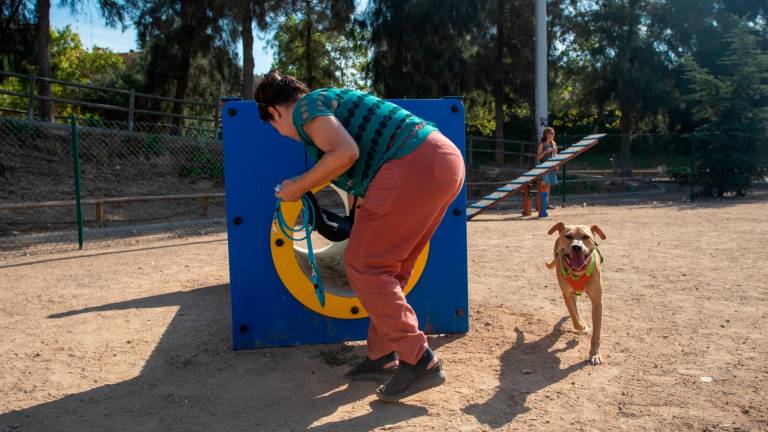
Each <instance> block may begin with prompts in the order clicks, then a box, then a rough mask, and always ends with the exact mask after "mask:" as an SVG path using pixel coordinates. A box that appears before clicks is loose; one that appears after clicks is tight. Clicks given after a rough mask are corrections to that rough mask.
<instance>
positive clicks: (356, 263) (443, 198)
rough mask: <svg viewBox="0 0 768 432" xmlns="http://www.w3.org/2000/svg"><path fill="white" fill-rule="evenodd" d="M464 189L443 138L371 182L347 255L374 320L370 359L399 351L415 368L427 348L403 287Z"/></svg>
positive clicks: (458, 158)
mask: <svg viewBox="0 0 768 432" xmlns="http://www.w3.org/2000/svg"><path fill="white" fill-rule="evenodd" d="M463 184H464V159H463V157H462V155H461V152H460V151H459V150H458V149H457V148H456V146H455V145H454V144H453V143H452V142H451V141H450V140H449V139H448V138H446V137H445V136H443V135H442V134H440V133H438V132H433V133H432V134H430V135H429V136H428V137H427V139H426V140H425V141H424V143H422V144H421V146H419V148H417V149H416V150H414V151H413V152H412V153H410V154H408V155H406V156H405V157H403V158H401V159H395V160H390V161H388V162H386V163H385V164H384V165H383V166H382V167H381V169H380V170H379V172H378V173H377V174H376V177H374V179H373V180H372V181H371V184H370V186H369V188H368V191H367V193H366V195H365V200H364V201H363V204H362V206H361V207H360V209H358V211H357V213H356V215H355V224H354V226H353V228H352V234H351V235H350V238H349V244H348V245H347V251H346V254H345V256H344V264H345V267H346V271H347V276H348V277H349V282H350V285H351V286H352V288H353V289H354V291H355V294H356V295H357V297H358V298H359V299H360V302H361V303H362V304H363V306H364V307H365V309H366V310H367V311H368V315H369V316H370V318H371V324H370V327H369V329H368V357H369V358H371V359H377V358H379V357H381V356H384V355H386V354H389V353H390V352H392V351H397V352H398V354H399V355H400V358H401V359H402V360H403V361H405V362H407V363H410V364H415V363H416V362H418V360H419V358H421V355H422V354H423V353H424V351H425V350H426V349H427V348H428V345H427V338H426V336H424V333H423V332H421V331H420V330H419V322H418V320H417V318H416V313H415V312H414V311H413V308H411V306H410V305H409V304H408V302H406V300H405V295H403V288H404V287H405V286H406V284H407V282H408V279H409V278H410V277H411V273H412V272H413V267H414V264H415V263H416V259H417V258H418V256H419V254H420V253H421V251H422V250H423V249H424V247H425V246H426V244H427V242H429V239H430V238H432V235H433V234H434V233H435V230H437V227H438V225H440V221H441V220H442V219H443V216H444V215H445V212H446V210H447V209H448V206H449V205H450V203H451V202H452V201H453V200H454V198H456V196H457V195H458V193H459V191H460V190H461V188H462V185H463Z"/></svg>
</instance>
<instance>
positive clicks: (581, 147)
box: [467, 134, 605, 220]
mask: <svg viewBox="0 0 768 432" xmlns="http://www.w3.org/2000/svg"><path fill="white" fill-rule="evenodd" d="M604 136H605V134H594V135H589V136H586V137H584V138H582V139H581V140H580V141H579V142H577V143H576V144H574V145H572V146H570V147H568V148H567V149H565V150H563V151H561V152H559V153H558V154H557V156H555V157H551V158H549V159H547V160H545V161H544V162H542V163H540V164H538V165H536V166H535V167H534V168H533V169H532V170H530V171H527V172H526V173H524V174H523V175H521V176H520V177H518V178H516V179H514V180H512V181H511V182H509V183H507V184H505V185H504V186H502V187H500V188H498V189H496V191H495V192H493V193H492V194H490V195H486V196H484V197H483V199H481V200H480V201H477V202H475V203H472V204H470V205H469V207H468V208H467V220H472V218H474V217H475V216H477V215H479V214H480V213H482V212H484V211H486V210H488V209H489V208H491V207H494V206H495V205H497V204H498V203H499V202H501V201H502V200H503V199H505V198H507V197H508V196H510V195H512V194H513V193H516V192H523V196H524V197H525V198H526V199H527V198H528V190H529V189H530V187H531V183H533V182H534V181H536V180H537V179H538V178H539V177H541V176H543V175H544V174H547V173H549V172H550V171H552V170H554V169H556V168H558V167H560V166H561V165H563V164H565V163H566V162H568V161H570V160H572V159H573V158H575V157H576V156H578V155H580V154H582V153H584V152H585V151H587V150H589V149H590V148H592V147H593V146H595V145H596V144H597V143H598V141H599V140H600V138H602V137H604ZM526 207H528V208H529V207H530V206H526Z"/></svg>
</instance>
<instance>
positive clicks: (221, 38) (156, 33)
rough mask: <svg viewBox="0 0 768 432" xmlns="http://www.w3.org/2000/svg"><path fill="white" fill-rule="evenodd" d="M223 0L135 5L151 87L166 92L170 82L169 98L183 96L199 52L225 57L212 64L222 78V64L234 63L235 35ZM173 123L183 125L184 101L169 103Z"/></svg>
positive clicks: (166, 0) (173, 0)
mask: <svg viewBox="0 0 768 432" xmlns="http://www.w3.org/2000/svg"><path fill="white" fill-rule="evenodd" d="M226 6H227V5H226V3H225V2H224V1H221V0H198V1H195V0H145V1H141V2H138V3H137V4H133V10H132V16H133V20H134V23H135V25H136V29H137V31H138V39H139V47H140V48H141V49H142V50H148V51H149V53H150V60H149V65H148V70H147V85H148V86H149V90H150V91H155V92H158V93H161V94H162V93H164V92H165V88H166V87H168V86H169V85H170V84H171V83H173V88H174V90H173V97H174V98H175V99H178V100H181V99H184V98H186V97H187V92H188V90H189V88H190V76H191V75H190V72H191V70H192V65H193V63H194V62H195V61H196V60H197V59H198V58H200V57H210V58H212V59H218V60H223V59H227V60H226V61H224V62H219V63H218V66H221V67H220V68H214V70H215V71H216V72H218V73H219V75H220V76H221V78H222V79H228V78H229V77H226V75H227V74H226V70H225V69H226V68H227V67H228V66H227V65H225V64H224V63H227V62H228V61H229V59H231V60H232V61H234V62H235V63H239V62H238V61H237V53H236V52H235V44H234V43H233V41H234V40H235V36H234V35H233V34H232V28H228V27H227V25H226V24H227V22H226V20H225V19H224V17H225V16H226V11H227V7H226ZM172 113H173V114H174V117H173V124H174V125H176V126H180V125H181V122H182V120H181V117H180V116H181V115H182V114H183V106H182V104H181V103H180V102H178V101H176V102H174V103H173V108H172Z"/></svg>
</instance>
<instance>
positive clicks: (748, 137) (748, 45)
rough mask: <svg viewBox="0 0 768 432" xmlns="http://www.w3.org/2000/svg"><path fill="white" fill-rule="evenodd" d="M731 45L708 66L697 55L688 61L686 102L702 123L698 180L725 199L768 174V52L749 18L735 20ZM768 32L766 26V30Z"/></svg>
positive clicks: (726, 41) (731, 25)
mask: <svg viewBox="0 0 768 432" xmlns="http://www.w3.org/2000/svg"><path fill="white" fill-rule="evenodd" d="M720 25H722V26H725V27H726V28H730V29H731V30H730V31H728V32H727V33H726V34H725V35H724V38H723V45H724V47H725V48H726V49H725V50H723V52H722V53H721V55H720V58H719V61H718V62H717V63H718V64H719V66H720V68H719V70H720V71H719V72H714V71H712V70H708V69H706V68H704V67H702V66H700V65H699V64H697V63H696V61H695V60H694V59H693V58H692V57H690V56H689V57H686V59H685V60H684V62H683V68H684V70H685V78H686V79H687V80H688V81H689V83H690V85H689V92H688V93H687V94H686V95H685V98H684V100H685V101H686V102H688V103H689V104H690V105H691V109H692V111H693V113H694V116H695V119H696V120H698V121H699V122H701V126H699V128H698V131H699V132H705V133H704V134H697V135H695V136H694V139H697V138H698V142H697V144H698V146H697V154H696V157H697V179H698V180H701V181H702V182H703V184H704V187H705V192H708V193H710V194H712V195H715V196H719V197H722V196H723V195H725V194H726V193H728V192H735V193H736V194H738V195H743V194H745V193H746V192H747V190H748V189H749V188H750V186H751V184H752V181H753V180H755V179H758V178H762V177H763V176H765V175H766V174H768V151H766V147H768V138H767V137H768V50H766V49H765V48H762V47H761V44H760V42H761V41H760V37H759V36H758V34H757V32H756V31H755V29H754V28H752V27H750V25H749V24H748V23H747V22H745V21H744V20H738V19H736V18H733V17H732V18H731V19H729V20H727V21H721V23H720ZM763 30H765V29H763Z"/></svg>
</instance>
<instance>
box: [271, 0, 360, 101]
mask: <svg viewBox="0 0 768 432" xmlns="http://www.w3.org/2000/svg"><path fill="white" fill-rule="evenodd" d="M283 6H284V7H282V9H280V10H279V13H277V14H276V15H275V18H276V19H275V21H274V22H273V23H272V25H271V26H270V28H271V30H273V31H274V33H275V36H274V39H273V40H272V41H271V42H270V46H271V47H272V48H273V50H274V60H273V67H275V68H278V69H281V70H283V71H284V72H286V73H288V74H290V75H294V76H296V77H297V78H298V79H300V80H301V81H303V82H304V83H305V84H306V85H307V87H309V88H310V89H312V88H317V87H320V86H328V85H345V84H346V82H345V79H344V73H343V68H344V67H345V66H349V64H345V63H350V64H356V63H357V62H358V61H359V60H360V56H361V54H360V50H359V49H358V48H359V47H360V46H362V44H360V43H357V42H358V39H357V36H358V33H356V30H355V28H354V27H353V26H350V24H352V19H353V16H354V12H355V1H354V0H296V1H292V2H290V3H285V4H284V5H283Z"/></svg>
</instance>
